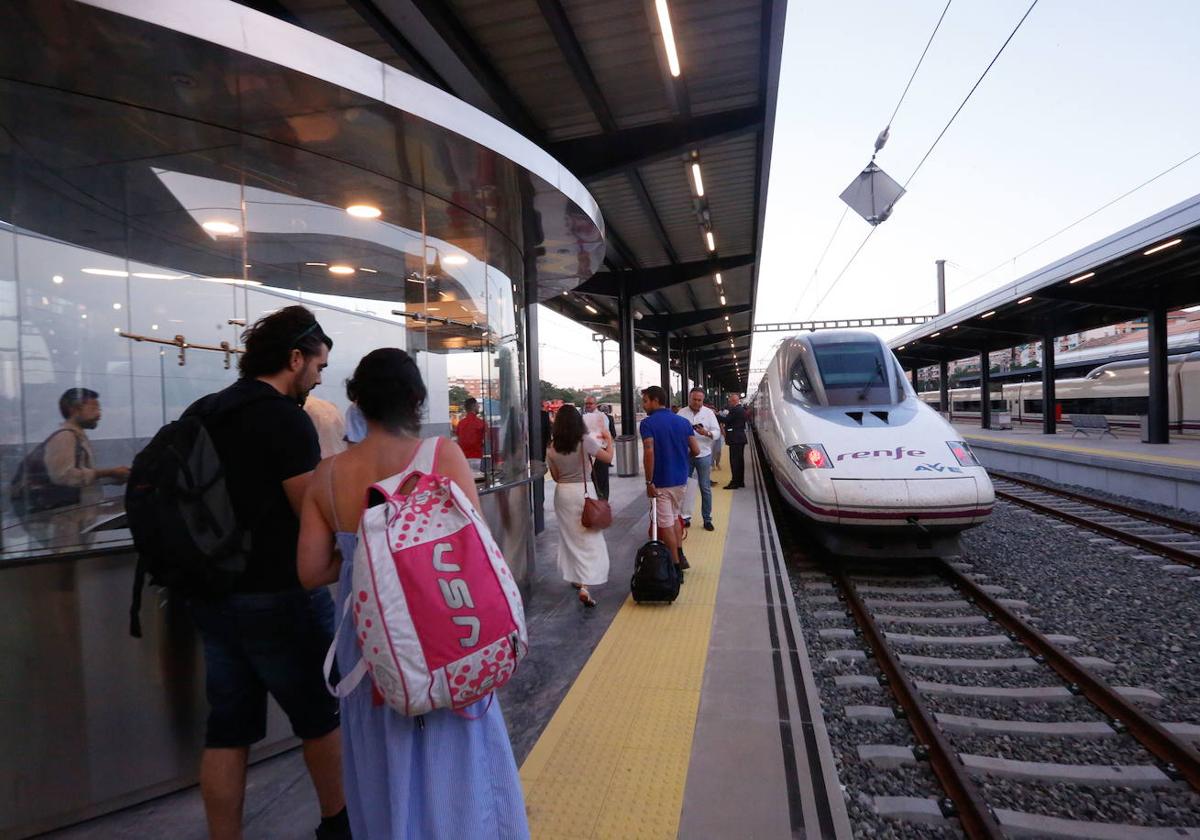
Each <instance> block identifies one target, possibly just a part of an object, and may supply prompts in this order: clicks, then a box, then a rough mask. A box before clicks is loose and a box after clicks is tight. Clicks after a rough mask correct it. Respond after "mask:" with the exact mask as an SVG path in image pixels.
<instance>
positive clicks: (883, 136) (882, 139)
mask: <svg viewBox="0 0 1200 840" xmlns="http://www.w3.org/2000/svg"><path fill="white" fill-rule="evenodd" d="M952 2H954V0H946V5H945V6H944V7H943V8H942V13H941V15H939V16H938V19H937V23H935V24H934V26H933V31H932V32H930V33H929V39H928V40H927V41H926V42H925V48H924V49H923V50H921V56H920V58H918V59H917V63H916V65H915V66H914V67H913V69H912V73H910V74H909V76H908V81H907V82H906V83H905V85H904V90H902V91H901V92H900V98H899V99H898V100H896V107H895V108H893V109H892V115H891V116H890V117H888V120H887V123H886V124H885V125H884V127H883V131H881V132H879V136H878V137H877V138H876V140H875V154H872V155H871V160H872V161H874V160H875V155H877V154H879V151H880V149H882V148H883V144H884V143H886V142H887V138H888V135H889V133H890V131H891V128H892V123H893V122H895V121H896V115H897V114H898V113H900V106H901V105H903V104H904V99H905V97H907V96H908V91H909V88H911V87H912V83H913V79H915V78H917V71H919V70H920V69H921V65H922V64H923V63H924V62H925V56H926V55H928V54H929V48H930V47H931V46H932V45H933V39H934V38H936V37H937V34H938V30H939V29H941V28H942V21H944V20H945V19H946V12H948V11H950V4H951V3H952ZM849 212H850V207H849V205H847V206H846V207H845V208H844V209H843V210H842V215H841V216H840V217H839V218H838V221H837V224H836V225H834V227H833V233H831V234H830V235H829V240H828V241H827V242H826V243H825V247H824V248H823V249H822V250H821V256H820V257H818V258H817V264H816V266H815V267H814V268H813V270H812V274H811V275H810V276H809V278H808V282H807V283H805V284H804V288H803V289H802V290H801V291H800V294H799V295H797V296H796V304H797V306H796V308H795V309H794V310H793V313H795V312H796V310H798V309H799V304H800V302H801V301H803V300H804V296H805V295H806V294H808V290H809V288H810V287H811V286H812V284H813V281H814V280H816V279H817V274H818V273H819V272H820V271H821V266H822V265H823V264H824V263H825V255H826V254H828V253H829V249H830V247H831V246H832V245H833V241H834V240H835V239H836V238H837V235H838V231H840V230H841V229H842V222H844V221H846V214H847V213H849ZM859 247H860V248H861V247H862V246H859ZM822 300H824V298H822ZM819 305H820V304H818V306H819Z"/></svg>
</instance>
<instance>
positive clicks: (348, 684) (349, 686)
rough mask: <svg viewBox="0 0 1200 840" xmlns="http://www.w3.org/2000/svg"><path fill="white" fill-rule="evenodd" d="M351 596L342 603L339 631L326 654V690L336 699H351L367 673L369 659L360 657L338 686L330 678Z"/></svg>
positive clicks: (336, 632)
mask: <svg viewBox="0 0 1200 840" xmlns="http://www.w3.org/2000/svg"><path fill="white" fill-rule="evenodd" d="M351 600H352V599H351V598H350V596H349V595H347V596H346V598H345V600H344V601H342V615H341V617H340V618H338V625H337V630H335V631H334V634H333V641H332V642H330V643H329V650H328V651H326V652H325V688H326V689H327V690H328V691H329V693H330V694H332V695H333V696H334V697H339V698H340V697H349V696H350V692H352V691H354V689H356V688H358V684H359V683H360V682H362V678H363V677H364V676H366V673H367V658H366V657H365V656H363V657H359V660H358V664H357V665H355V666H354V667H353V668H352V669H350V673H348V674H346V675H345V676H344V677H342V678H341V679H340V680H338V683H337V685H334V684H333V683H332V682H330V679H329V678H330V677H331V676H333V660H334V658H335V657H336V656H337V646H338V640H339V639H340V638H341V637H342V626H343V625H344V624H345V623H346V616H347V615H349V614H350V601H351Z"/></svg>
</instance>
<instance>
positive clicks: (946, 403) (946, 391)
mask: <svg viewBox="0 0 1200 840" xmlns="http://www.w3.org/2000/svg"><path fill="white" fill-rule="evenodd" d="M938 405H939V406H941V409H942V413H944V414H945V415H946V417H947V418H949V417H950V365H949V363H947V362H938Z"/></svg>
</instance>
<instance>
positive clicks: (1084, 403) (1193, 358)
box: [920, 353, 1200, 435]
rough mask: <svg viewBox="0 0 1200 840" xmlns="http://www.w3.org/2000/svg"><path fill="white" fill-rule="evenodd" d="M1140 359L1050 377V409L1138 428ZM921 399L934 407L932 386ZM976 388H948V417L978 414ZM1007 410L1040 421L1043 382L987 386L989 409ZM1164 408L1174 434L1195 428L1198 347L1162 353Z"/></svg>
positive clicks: (1199, 399) (1198, 417)
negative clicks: (1192, 350)
mask: <svg viewBox="0 0 1200 840" xmlns="http://www.w3.org/2000/svg"><path fill="white" fill-rule="evenodd" d="M1147 364H1148V363H1147V361H1146V360H1145V359H1134V360H1129V361H1124V362H1112V363H1110V364H1107V365H1101V366H1100V367H1098V368H1096V369H1095V370H1093V371H1091V372H1090V373H1088V374H1087V376H1084V377H1081V378H1078V379H1060V380H1058V381H1057V382H1055V383H1054V403H1055V415H1056V416H1057V417H1058V418H1059V419H1060V420H1063V421H1069V420H1070V419H1071V415H1072V414H1102V415H1104V416H1105V417H1107V418H1108V422H1109V425H1110V426H1113V427H1114V428H1122V427H1124V428H1129V429H1137V428H1139V427H1140V424H1141V418H1142V417H1143V416H1145V415H1146V412H1147V411H1148V410H1149V400H1150V396H1149V395H1150V389H1149V385H1148V380H1147V376H1148V373H1149V368H1148V367H1147ZM920 399H921V401H922V402H924V403H926V404H927V405H930V406H932V407H934V408H939V407H940V403H941V397H940V395H939V393H938V392H937V391H923V392H922V393H921V394H920ZM979 409H980V398H979V389H978V388H952V389H951V390H950V412H949V413H950V419H951V420H964V421H970V420H978V419H979V413H980V412H979ZM998 411H1001V412H1007V413H1008V414H1009V416H1010V417H1011V419H1012V422H1013V424H1014V425H1021V424H1024V425H1028V424H1040V423H1041V422H1042V383H1041V382H1012V383H1008V384H1005V385H1003V386H1001V387H1000V388H995V387H993V389H992V412H993V414H994V413H995V412H998ZM1167 413H1168V422H1169V424H1170V428H1171V431H1172V432H1173V433H1174V434H1184V435H1187V434H1191V435H1197V434H1200V353H1186V354H1178V355H1174V356H1169V357H1168V358H1167Z"/></svg>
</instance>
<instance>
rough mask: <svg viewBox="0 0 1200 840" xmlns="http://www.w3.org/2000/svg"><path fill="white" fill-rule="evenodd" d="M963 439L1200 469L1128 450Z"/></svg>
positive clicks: (1191, 463)
mask: <svg viewBox="0 0 1200 840" xmlns="http://www.w3.org/2000/svg"><path fill="white" fill-rule="evenodd" d="M963 437H965V438H966V439H967V440H968V441H972V440H978V441H986V442H988V443H1011V444H1013V445H1014V446H1024V447H1028V448H1030V449H1054V450H1057V451H1059V452H1069V453H1071V452H1078V453H1081V454H1084V455H1101V456H1104V457H1106V458H1116V459H1118V460H1125V461H1143V462H1146V463H1152V464H1168V465H1172V466H1174V465H1176V464H1178V465H1181V466H1184V467H1198V466H1200V461H1197V460H1196V459H1195V458H1175V457H1173V456H1171V455H1152V454H1150V453H1148V452H1130V451H1129V450H1126V449H1097V448H1096V447H1092V446H1074V445H1072V444H1068V443H1051V442H1049V441H1041V440H1022V439H1021V438H1019V437H1015V436H1014V437H1000V436H998V435H982V434H974V433H971V432H963Z"/></svg>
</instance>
